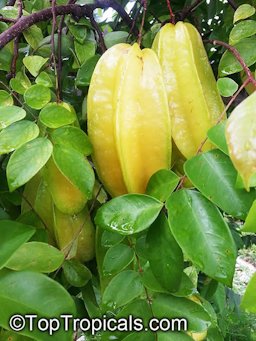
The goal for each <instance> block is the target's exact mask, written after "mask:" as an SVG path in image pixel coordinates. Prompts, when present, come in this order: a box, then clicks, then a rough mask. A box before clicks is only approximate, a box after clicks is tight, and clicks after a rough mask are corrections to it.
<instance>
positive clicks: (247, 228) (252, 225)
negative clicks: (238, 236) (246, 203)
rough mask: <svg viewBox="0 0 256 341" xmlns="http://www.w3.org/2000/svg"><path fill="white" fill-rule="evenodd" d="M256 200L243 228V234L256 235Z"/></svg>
mask: <svg viewBox="0 0 256 341" xmlns="http://www.w3.org/2000/svg"><path fill="white" fill-rule="evenodd" d="M255 217H256V200H254V202H253V204H252V206H251V208H250V211H249V213H248V215H247V217H246V219H245V223H244V225H243V228H242V232H252V233H256V221H255Z"/></svg>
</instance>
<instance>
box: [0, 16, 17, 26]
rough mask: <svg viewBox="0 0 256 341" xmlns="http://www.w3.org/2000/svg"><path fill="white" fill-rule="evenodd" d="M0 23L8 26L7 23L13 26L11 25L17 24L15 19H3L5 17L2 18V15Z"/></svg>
mask: <svg viewBox="0 0 256 341" xmlns="http://www.w3.org/2000/svg"><path fill="white" fill-rule="evenodd" d="M0 21H2V22H5V23H7V24H9V23H12V24H13V23H15V22H17V20H16V19H11V18H5V17H3V16H2V15H0Z"/></svg>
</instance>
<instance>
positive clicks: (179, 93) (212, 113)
mask: <svg viewBox="0 0 256 341" xmlns="http://www.w3.org/2000/svg"><path fill="white" fill-rule="evenodd" d="M152 48H153V49H154V50H155V51H156V53H157V55H158V57H159V60H160V64H161V66H162V70H163V76H164V82H165V86H166V90H167V95H168V101H169V108H170V114H171V119H172V137H173V140H174V142H175V144H176V146H177V147H178V149H179V150H180V152H181V153H182V154H183V155H184V156H185V157H186V158H190V157H192V156H193V155H195V154H196V153H197V151H198V149H199V148H200V147H201V144H202V142H203V141H204V140H205V139H206V137H207V131H208V130H209V128H211V127H212V126H213V125H215V124H216V122H217V121H218V119H219V117H220V115H221V114H222V112H223V111H224V104H223V102H222V99H221V97H220V95H219V93H218V89H217V85H216V80H215V77H214V74H213V71H212V68H211V66H210V64H209V61H208V57H207V53H206V51H205V49H204V46H203V42H202V39H201V36H200V34H199V33H198V31H197V30H196V28H195V27H194V26H193V25H191V24H189V23H183V22H178V23H177V24H176V25H173V24H166V25H165V26H163V27H162V28H161V29H160V31H159V32H158V34H157V35H156V37H155V40H154V42H153V46H152ZM211 148H212V146H211V144H210V142H209V141H207V142H206V143H205V144H204V146H203V148H202V150H203V151H206V150H209V149H211Z"/></svg>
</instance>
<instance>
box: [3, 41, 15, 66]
mask: <svg viewBox="0 0 256 341" xmlns="http://www.w3.org/2000/svg"><path fill="white" fill-rule="evenodd" d="M12 57H13V44H12V43H9V44H7V45H6V46H4V47H3V48H2V49H1V53H0V70H3V71H7V72H9V71H10V67H11V62H12Z"/></svg>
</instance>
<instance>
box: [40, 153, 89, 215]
mask: <svg viewBox="0 0 256 341" xmlns="http://www.w3.org/2000/svg"><path fill="white" fill-rule="evenodd" d="M44 178H45V180H46V182H47V184H48V187H49V191H50V193H51V195H52V199H53V202H54V204H55V206H57V208H58V209H59V210H60V211H61V212H63V213H65V214H76V213H79V212H80V211H81V210H82V209H83V208H84V206H85V204H86V202H87V198H86V197H85V195H84V194H83V193H82V192H81V191H80V190H79V189H78V188H76V187H75V186H74V185H73V184H72V183H71V182H70V181H69V180H68V179H67V178H66V177H65V175H63V174H62V173H61V171H60V170H59V169H58V167H57V166H56V164H55V162H54V160H53V158H52V157H51V158H50V159H49V161H48V162H47V164H46V166H45V168H44Z"/></svg>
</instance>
